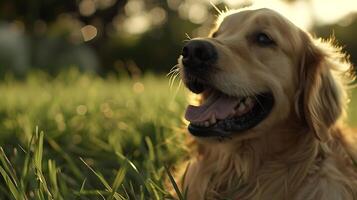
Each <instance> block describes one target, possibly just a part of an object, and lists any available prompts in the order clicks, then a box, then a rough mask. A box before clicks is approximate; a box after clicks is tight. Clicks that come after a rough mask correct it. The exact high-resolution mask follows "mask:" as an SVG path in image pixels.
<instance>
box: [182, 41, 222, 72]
mask: <svg viewBox="0 0 357 200" xmlns="http://www.w3.org/2000/svg"><path fill="white" fill-rule="evenodd" d="M216 60H217V52H216V49H215V47H214V46H213V45H212V44H211V43H210V42H207V41H204V40H191V41H190V42H188V43H187V44H186V45H185V46H184V47H183V49H182V63H183V65H184V66H185V67H208V66H210V65H211V64H213V63H215V62H216Z"/></svg>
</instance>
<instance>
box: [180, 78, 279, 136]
mask: <svg viewBox="0 0 357 200" xmlns="http://www.w3.org/2000/svg"><path fill="white" fill-rule="evenodd" d="M195 85H197V83H195ZM188 86H189V89H190V90H191V91H192V89H193V88H192V87H190V85H188ZM198 88H200V90H199V91H200V92H197V91H193V92H195V93H202V94H203V95H204V96H205V98H204V102H202V103H201V105H199V106H193V105H189V106H188V107H187V109H186V114H185V118H186V120H188V121H189V122H190V124H189V126H188V130H189V132H190V133H191V134H192V135H194V136H198V137H230V136H232V134H234V133H238V132H243V131H245V130H248V129H250V128H253V127H255V126H256V125H258V124H259V123H260V122H262V121H263V120H264V119H265V118H266V117H267V116H268V115H269V113H270V112H271V110H272V108H273V105H274V98H273V95H272V94H271V93H269V92H264V93H259V94H256V95H252V96H240V97H233V96H229V95H227V94H224V93H223V92H221V91H219V90H217V89H214V88H211V87H209V88H208V87H207V86H206V85H204V86H203V85H201V86H200V87H198ZM201 88H202V89H201Z"/></svg>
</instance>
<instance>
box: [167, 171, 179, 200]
mask: <svg viewBox="0 0 357 200" xmlns="http://www.w3.org/2000/svg"><path fill="white" fill-rule="evenodd" d="M165 170H166V173H167V175H168V176H169V179H170V182H171V184H172V186H173V187H174V189H175V192H176V194H177V197H178V198H179V199H180V200H184V198H183V196H182V193H181V191H180V189H179V187H178V186H177V184H176V181H175V179H174V177H173V176H172V174H171V172H170V170H169V169H168V168H167V166H165Z"/></svg>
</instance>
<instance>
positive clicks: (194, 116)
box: [185, 94, 239, 122]
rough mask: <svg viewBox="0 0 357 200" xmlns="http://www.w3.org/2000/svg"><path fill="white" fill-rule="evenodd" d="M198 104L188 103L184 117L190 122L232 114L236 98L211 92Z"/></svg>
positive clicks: (236, 102)
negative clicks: (204, 100)
mask: <svg viewBox="0 0 357 200" xmlns="http://www.w3.org/2000/svg"><path fill="white" fill-rule="evenodd" d="M213 95H215V96H210V97H209V98H208V99H207V100H206V102H204V103H203V104H202V105H200V106H193V105H189V106H188V107H187V109H186V114H185V118H186V120H188V121H190V122H204V121H209V120H210V119H211V118H212V117H213V116H215V118H216V119H225V118H227V117H228V116H229V115H231V114H234V108H235V107H236V106H237V105H238V103H239V101H238V100H237V98H233V97H228V96H226V95H221V94H220V95H219V96H217V95H216V94H213Z"/></svg>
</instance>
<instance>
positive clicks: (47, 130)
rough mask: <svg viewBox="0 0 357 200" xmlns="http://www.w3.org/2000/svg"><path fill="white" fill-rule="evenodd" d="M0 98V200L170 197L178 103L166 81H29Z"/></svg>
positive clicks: (178, 144)
mask: <svg viewBox="0 0 357 200" xmlns="http://www.w3.org/2000/svg"><path fill="white" fill-rule="evenodd" d="M0 94H1V98H0V146H1V149H0V177H1V178H0V199H4V200H5V199H21V200H22V199H41V200H42V199H64V200H69V199H170V198H172V197H171V196H170V195H169V194H168V192H167V189H166V188H165V183H169V182H170V180H171V181H173V180H172V179H171V178H172V177H171V174H170V173H169V171H168V169H170V168H171V167H172V166H173V165H174V164H175V163H177V162H179V161H180V160H182V159H183V158H184V156H185V155H186V154H185V152H186V150H185V149H184V145H183V138H184V137H185V133H184V131H183V129H182V121H181V116H182V114H183V110H184V109H183V106H184V104H185V98H184V95H183V91H182V90H178V92H177V91H176V90H175V88H174V89H172V90H170V89H169V84H168V80H167V79H164V78H155V77H153V76H150V75H148V76H145V77H144V78H142V79H138V80H130V79H128V78H122V79H120V80H118V79H116V78H108V79H102V78H100V77H96V76H94V75H81V74H79V73H78V72H76V71H70V72H67V73H63V74H61V75H60V76H58V77H57V78H54V79H51V78H50V77H48V76H46V75H43V74H42V75H41V74H36V75H30V76H28V78H27V79H26V80H25V81H16V80H14V79H11V78H7V80H5V81H4V82H2V83H0ZM166 167H167V169H166ZM172 183H173V184H175V183H174V181H173V182H172ZM178 196H181V197H182V198H184V197H183V196H184V195H183V194H179V195H178Z"/></svg>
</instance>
